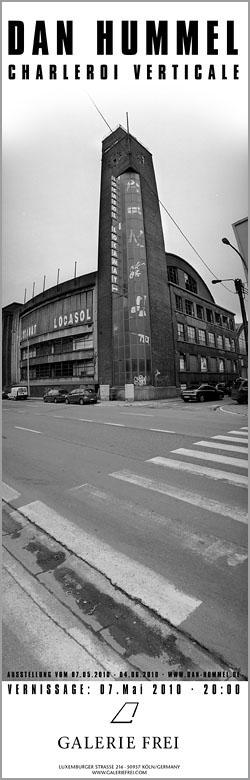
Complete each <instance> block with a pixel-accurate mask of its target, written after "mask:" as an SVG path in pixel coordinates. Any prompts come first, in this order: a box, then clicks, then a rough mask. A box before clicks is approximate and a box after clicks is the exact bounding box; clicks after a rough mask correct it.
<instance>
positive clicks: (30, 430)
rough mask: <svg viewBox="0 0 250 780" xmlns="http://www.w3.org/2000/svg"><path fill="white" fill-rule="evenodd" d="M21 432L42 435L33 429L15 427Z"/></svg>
mask: <svg viewBox="0 0 250 780" xmlns="http://www.w3.org/2000/svg"><path fill="white" fill-rule="evenodd" d="M15 428H18V430H20V431H29V433H41V431H35V430H34V429H33V428H23V427H22V426H21V425H15Z"/></svg>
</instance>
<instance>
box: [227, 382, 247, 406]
mask: <svg viewBox="0 0 250 780" xmlns="http://www.w3.org/2000/svg"><path fill="white" fill-rule="evenodd" d="M231 398H233V399H234V400H235V401H237V403H238V404H247V403H248V380H247V379H242V377H240V378H239V379H236V380H235V382H234V383H233V387H232V390H231Z"/></svg>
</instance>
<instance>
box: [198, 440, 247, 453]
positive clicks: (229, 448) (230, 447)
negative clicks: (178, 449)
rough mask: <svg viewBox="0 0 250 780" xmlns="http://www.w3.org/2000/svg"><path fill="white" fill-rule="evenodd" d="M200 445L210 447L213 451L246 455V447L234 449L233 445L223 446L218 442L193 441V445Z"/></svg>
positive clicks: (222, 443)
mask: <svg viewBox="0 0 250 780" xmlns="http://www.w3.org/2000/svg"><path fill="white" fill-rule="evenodd" d="M197 444H200V445H201V447H210V448H211V449H215V450H227V452H239V453H241V454H242V455H245V454H246V455H247V454H248V447H234V446H233V444H224V442H218V441H195V442H194V445H195V446H196V445H197Z"/></svg>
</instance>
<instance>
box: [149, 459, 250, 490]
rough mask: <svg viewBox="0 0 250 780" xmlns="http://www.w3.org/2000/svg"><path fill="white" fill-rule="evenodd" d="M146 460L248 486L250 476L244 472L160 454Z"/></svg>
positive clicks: (157, 464)
mask: <svg viewBox="0 0 250 780" xmlns="http://www.w3.org/2000/svg"><path fill="white" fill-rule="evenodd" d="M146 462H147V463H155V464H156V466H164V467H165V468H168V469H175V470H177V471H186V472H189V473H190V474H195V475H198V476H200V477H208V479H215V480H223V481H224V482H229V483H230V484H231V485H237V486H238V487H247V486H248V478H247V477H245V475H244V474H236V473H233V472H232V471H221V470H220V469H213V468H211V467H209V466H203V464H199V466H198V464H197V463H190V462H189V463H185V462H184V461H183V460H177V459H176V460H175V459H174V458H164V457H160V456H156V457H155V458H149V460H148V461H146Z"/></svg>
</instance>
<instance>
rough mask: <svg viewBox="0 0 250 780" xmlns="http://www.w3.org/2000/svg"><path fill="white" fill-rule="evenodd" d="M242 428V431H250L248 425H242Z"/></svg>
mask: <svg viewBox="0 0 250 780" xmlns="http://www.w3.org/2000/svg"><path fill="white" fill-rule="evenodd" d="M240 430H241V431H247V432H248V427H247V425H242V428H240Z"/></svg>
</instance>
